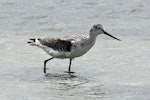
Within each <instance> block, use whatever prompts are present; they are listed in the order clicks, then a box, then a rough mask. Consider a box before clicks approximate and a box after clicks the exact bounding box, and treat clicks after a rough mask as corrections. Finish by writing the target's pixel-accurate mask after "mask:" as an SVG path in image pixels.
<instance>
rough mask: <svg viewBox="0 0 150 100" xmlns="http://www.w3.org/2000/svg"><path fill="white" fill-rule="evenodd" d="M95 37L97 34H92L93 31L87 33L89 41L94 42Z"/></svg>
mask: <svg viewBox="0 0 150 100" xmlns="http://www.w3.org/2000/svg"><path fill="white" fill-rule="evenodd" d="M96 38H97V35H96V34H93V33H90V34H89V41H91V42H95V41H96Z"/></svg>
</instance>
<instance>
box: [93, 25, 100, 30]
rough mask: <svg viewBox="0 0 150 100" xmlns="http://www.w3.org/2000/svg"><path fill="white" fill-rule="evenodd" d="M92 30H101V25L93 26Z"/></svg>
mask: <svg viewBox="0 0 150 100" xmlns="http://www.w3.org/2000/svg"><path fill="white" fill-rule="evenodd" d="M93 28H94V29H101V25H100V24H97V25H93Z"/></svg>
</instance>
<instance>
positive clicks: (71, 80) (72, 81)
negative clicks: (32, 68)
mask: <svg viewBox="0 0 150 100" xmlns="http://www.w3.org/2000/svg"><path fill="white" fill-rule="evenodd" d="M45 76H46V80H45V81H47V82H48V81H49V82H50V83H54V84H55V85H57V88H55V89H57V90H70V89H75V88H77V87H80V86H81V85H84V84H86V83H88V82H89V81H90V80H88V79H87V78H84V77H81V76H76V75H74V74H49V73H47V74H45Z"/></svg>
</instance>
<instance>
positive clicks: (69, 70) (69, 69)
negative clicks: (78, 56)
mask: <svg viewBox="0 0 150 100" xmlns="http://www.w3.org/2000/svg"><path fill="white" fill-rule="evenodd" d="M69 60H70V62H69V68H68V72H69V73H70V72H71V62H72V59H71V58H70V59H69Z"/></svg>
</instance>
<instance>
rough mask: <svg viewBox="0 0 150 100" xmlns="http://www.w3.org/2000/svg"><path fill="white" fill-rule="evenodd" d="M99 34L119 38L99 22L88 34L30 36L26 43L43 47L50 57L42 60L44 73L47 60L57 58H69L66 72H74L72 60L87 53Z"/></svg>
mask: <svg viewBox="0 0 150 100" xmlns="http://www.w3.org/2000/svg"><path fill="white" fill-rule="evenodd" d="M100 34H105V35H108V36H110V37H111V38H114V39H116V40H118V41H121V40H120V39H118V38H116V37H114V36H113V35H111V34H109V33H108V32H106V31H105V30H104V28H103V26H102V25H101V24H94V25H93V26H92V27H91V29H90V31H89V35H88V36H84V35H75V36H62V37H49V36H47V37H40V38H30V39H29V41H27V43H28V44H29V45H30V46H37V47H39V48H41V49H43V50H44V51H45V52H46V53H47V54H49V55H50V56H51V57H50V58H49V59H46V60H44V69H43V71H44V73H45V74H46V64H47V62H48V61H50V60H52V59H54V58H58V59H69V66H68V71H65V72H67V73H74V72H72V71H71V65H72V60H73V59H75V58H77V57H80V56H82V55H84V54H85V53H87V52H88V51H89V50H90V49H91V48H92V47H93V46H94V44H95V42H96V38H97V36H98V35H100Z"/></svg>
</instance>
